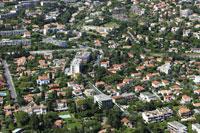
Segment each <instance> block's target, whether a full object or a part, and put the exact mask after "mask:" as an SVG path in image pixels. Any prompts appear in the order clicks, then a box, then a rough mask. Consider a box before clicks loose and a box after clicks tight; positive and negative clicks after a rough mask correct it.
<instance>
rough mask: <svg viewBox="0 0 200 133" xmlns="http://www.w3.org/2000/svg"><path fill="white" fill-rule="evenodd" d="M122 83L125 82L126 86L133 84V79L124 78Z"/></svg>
mask: <svg viewBox="0 0 200 133" xmlns="http://www.w3.org/2000/svg"><path fill="white" fill-rule="evenodd" d="M123 83H125V84H127V85H128V86H131V85H132V84H133V79H128V78H125V79H124V80H123Z"/></svg>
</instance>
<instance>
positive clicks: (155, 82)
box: [152, 81, 163, 89]
mask: <svg viewBox="0 0 200 133" xmlns="http://www.w3.org/2000/svg"><path fill="white" fill-rule="evenodd" d="M152 86H153V87H154V88H155V89H156V88H160V87H162V86H163V85H162V84H161V83H160V82H159V81H153V82H152Z"/></svg>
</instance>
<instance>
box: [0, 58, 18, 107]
mask: <svg viewBox="0 0 200 133" xmlns="http://www.w3.org/2000/svg"><path fill="white" fill-rule="evenodd" d="M2 64H3V68H4V74H5V76H6V80H7V84H8V88H9V91H10V95H11V98H12V99H14V102H15V103H17V94H16V91H15V87H14V84H13V80H12V77H11V75H10V71H9V69H8V64H7V62H6V60H3V61H2Z"/></svg>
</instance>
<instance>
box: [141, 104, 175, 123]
mask: <svg viewBox="0 0 200 133" xmlns="http://www.w3.org/2000/svg"><path fill="white" fill-rule="evenodd" d="M172 115H173V111H172V110H171V109H169V108H168V107H164V108H159V109H156V110H153V111H146V112H143V113H142V118H143V119H144V121H145V122H146V123H150V122H158V121H164V120H166V119H168V118H171V117H172Z"/></svg>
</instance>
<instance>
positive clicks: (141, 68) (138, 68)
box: [136, 66, 146, 71]
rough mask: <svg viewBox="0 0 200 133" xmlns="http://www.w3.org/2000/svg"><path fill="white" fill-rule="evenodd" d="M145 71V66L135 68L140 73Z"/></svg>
mask: <svg viewBox="0 0 200 133" xmlns="http://www.w3.org/2000/svg"><path fill="white" fill-rule="evenodd" d="M145 69H146V68H145V66H138V67H136V70H137V71H141V70H145Z"/></svg>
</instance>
